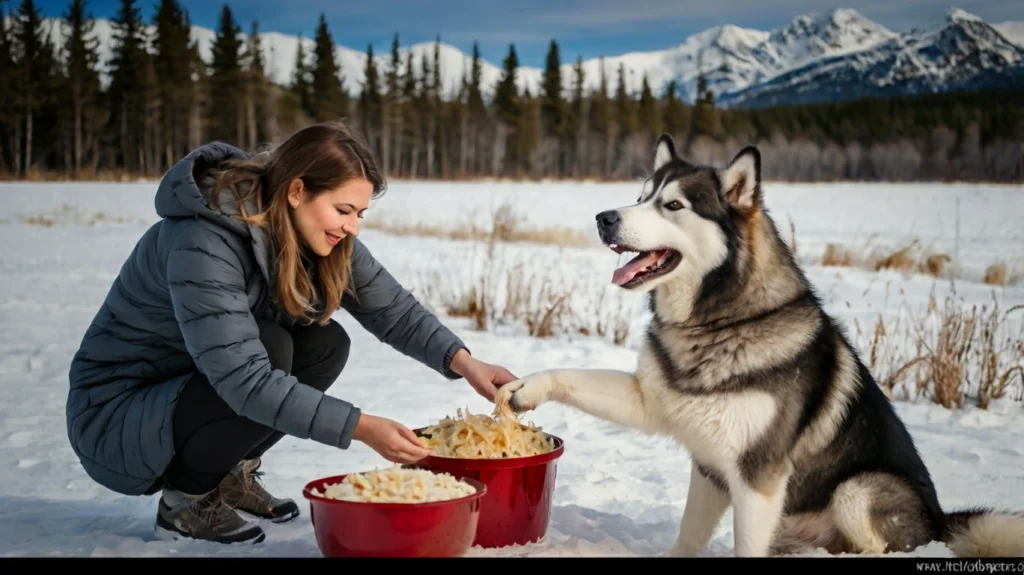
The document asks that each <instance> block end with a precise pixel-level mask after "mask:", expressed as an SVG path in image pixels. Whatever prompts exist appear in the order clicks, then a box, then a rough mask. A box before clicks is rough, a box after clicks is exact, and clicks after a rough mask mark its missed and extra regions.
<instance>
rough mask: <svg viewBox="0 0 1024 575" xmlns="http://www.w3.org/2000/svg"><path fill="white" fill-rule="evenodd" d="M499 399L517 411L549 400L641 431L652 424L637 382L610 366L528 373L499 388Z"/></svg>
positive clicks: (634, 378)
mask: <svg viewBox="0 0 1024 575" xmlns="http://www.w3.org/2000/svg"><path fill="white" fill-rule="evenodd" d="M497 401H498V402H507V403H508V404H509V405H510V406H511V407H512V409H514V410H515V411H517V412H523V411H530V410H531V409H535V408H537V407H538V406H540V405H542V404H544V403H547V402H549V401H554V402H558V403H561V404H564V405H568V406H570V407H574V408H576V409H578V410H580V411H582V412H584V413H587V414H589V415H593V416H594V417H597V418H598V419H603V420H605V421H610V422H612V423H617V424H619V425H624V426H627V427H631V428H634V429H639V430H641V431H648V430H650V429H652V427H653V421H652V419H651V417H650V415H649V413H648V411H647V406H646V405H645V404H644V396H643V393H642V392H641V390H640V382H639V381H638V380H637V378H636V376H635V375H633V374H632V373H628V372H625V371H618V370H613V369H552V370H547V371H540V372H537V373H533V374H530V375H528V376H526V377H524V378H522V379H519V380H517V381H513V382H511V383H508V384H506V385H505V386H503V387H502V388H501V389H500V390H498V400H497Z"/></svg>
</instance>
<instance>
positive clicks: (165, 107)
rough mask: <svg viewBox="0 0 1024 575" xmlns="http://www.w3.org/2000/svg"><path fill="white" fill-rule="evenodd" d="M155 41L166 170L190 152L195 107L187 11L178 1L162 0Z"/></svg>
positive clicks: (155, 24)
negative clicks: (191, 112)
mask: <svg viewBox="0 0 1024 575" xmlns="http://www.w3.org/2000/svg"><path fill="white" fill-rule="evenodd" d="M154 27H155V29H156V34H155V37H154V38H153V49H154V50H153V51H154V53H155V54H154V59H155V62H154V64H155V68H156V77H157V86H158V88H157V91H158V93H159V98H160V104H161V105H160V132H161V136H162V137H161V139H162V140H163V144H162V148H163V156H164V159H163V161H164V167H169V166H170V165H171V164H172V163H174V162H175V161H176V160H177V158H178V157H180V156H182V155H184V154H185V153H187V152H188V117H189V109H190V107H191V104H192V83H193V82H192V70H191V66H190V65H189V37H190V35H191V30H190V29H189V25H188V21H187V19H186V12H185V10H184V9H183V8H182V7H181V4H180V3H179V2H178V0H161V2H160V4H159V5H158V6H157V9H156V14H155V16H154Z"/></svg>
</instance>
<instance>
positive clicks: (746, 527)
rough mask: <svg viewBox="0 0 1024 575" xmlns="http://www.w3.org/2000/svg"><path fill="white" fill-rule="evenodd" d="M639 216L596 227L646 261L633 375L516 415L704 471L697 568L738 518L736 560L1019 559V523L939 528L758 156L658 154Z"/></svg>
mask: <svg viewBox="0 0 1024 575" xmlns="http://www.w3.org/2000/svg"><path fill="white" fill-rule="evenodd" d="M653 168H654V171H653V175H651V176H650V177H649V178H648V179H647V180H646V181H645V183H644V185H643V188H642V191H641V193H640V197H639V198H638V200H637V202H636V203H635V204H633V205H629V206H626V207H621V208H618V209H612V210H607V211H603V212H601V213H599V214H597V216H596V220H597V229H598V232H599V235H600V238H601V241H602V242H603V243H604V244H605V245H606V246H607V247H609V248H610V249H612V250H614V251H615V252H617V253H620V254H622V253H638V255H637V256H636V257H634V258H633V259H632V260H630V261H629V262H628V263H626V264H625V265H624V266H622V267H621V268H619V269H617V270H615V272H614V274H613V282H614V283H615V284H616V285H618V286H620V287H621V288H622V289H626V290H632V291H634V292H640V293H645V295H646V296H647V297H648V299H649V307H650V310H651V314H652V318H653V319H652V320H651V323H650V326H649V328H648V329H647V332H646V334H645V335H646V339H645V342H644V345H643V347H642V350H641V351H640V353H639V356H638V363H637V367H636V369H635V373H628V372H624V371H617V370H603V369H554V370H547V371H540V372H537V373H533V374H530V375H528V376H526V377H523V378H521V379H518V380H516V381H513V382H511V383H508V384H506V385H504V386H502V387H501V388H500V389H499V395H498V397H497V398H496V403H499V402H504V403H506V404H507V405H508V406H509V407H511V409H513V410H514V411H515V412H516V413H523V412H526V411H530V410H533V409H536V408H537V407H538V406H540V405H542V404H544V403H546V402H551V401H554V402H559V403H562V404H564V405H567V406H571V407H573V408H576V409H578V410H581V411H582V412H585V413H588V414H590V415H592V416H595V417H598V418H600V419H603V420H606V421H610V422H613V423H617V424H620V425H623V426H627V427H629V428H633V429H637V430H640V431H642V432H644V433H648V434H659V435H666V436H669V437H671V438H673V439H674V440H675V441H677V442H678V443H679V444H681V445H682V446H683V447H684V448H685V450H686V451H688V452H689V454H690V456H691V474H690V477H691V479H690V486H689V491H688V495H687V500H686V504H685V507H684V510H683V516H682V521H681V523H680V526H679V534H678V536H677V538H676V541H675V543H674V545H673V546H672V547H671V548H670V549H669V550H668V551H667V552H666V553H665V555H667V556H682V557H692V556H696V555H697V554H698V553H700V552H701V551H702V550H703V549H704V548H705V547H706V546H707V544H708V542H709V541H710V539H711V537H712V535H713V533H714V530H715V529H716V528H717V525H718V523H719V522H720V520H721V518H722V516H723V514H724V512H725V510H726V509H727V508H728V506H729V505H730V504H731V505H732V507H733V521H734V525H733V533H734V553H735V555H736V556H740V557H764V556H778V555H787V554H799V553H802V552H805V551H809V550H813V549H821V548H824V549H826V550H827V551H828V552H830V553H833V554H838V553H858V554H860V553H870V554H884V553H889V552H909V551H912V550H914V549H916V548H917V547H919V546H921V545H925V544H927V543H929V542H932V541H941V542H944V543H946V544H947V545H948V547H949V549H950V550H951V551H952V552H953V553H954V554H955V555H957V556H971V557H978V556H1021V555H1024V515H1022V514H1020V513H1011V512H1001V511H995V510H991V509H984V508H978V509H967V510H963V511H956V512H952V513H946V512H944V511H943V509H942V507H941V505H940V503H939V501H938V497H937V494H936V491H935V487H934V485H933V483H932V479H931V477H930V475H929V471H928V469H927V467H926V466H925V464H924V462H923V461H922V459H921V456H920V455H919V454H918V451H917V449H916V447H915V445H914V441H913V439H912V438H911V435H910V433H909V432H908V430H907V428H906V427H905V426H904V425H903V423H902V422H901V420H900V419H899V417H898V416H897V415H896V413H895V411H894V410H893V407H892V405H891V403H890V402H889V400H888V398H887V397H886V396H885V394H884V393H883V392H882V390H881V389H880V388H879V386H878V385H877V384H876V382H875V380H874V379H873V377H872V375H871V373H870V372H869V371H868V369H867V368H866V367H865V365H864V363H863V362H862V360H861V359H860V357H859V356H858V353H857V351H856V350H855V348H854V347H853V346H852V345H851V344H850V342H849V341H848V339H847V336H846V335H845V333H844V331H843V330H842V329H841V327H840V326H839V325H837V323H836V322H835V321H834V320H833V319H832V318H831V317H830V316H828V315H827V314H826V313H825V311H824V310H823V307H822V305H821V303H820V301H819V299H818V297H817V296H816V295H815V293H814V290H813V289H812V286H811V285H810V283H809V282H808V280H807V278H806V277H805V275H804V273H803V272H802V270H801V269H800V267H799V266H798V265H797V263H796V261H795V259H794V257H793V255H792V252H791V251H790V249H789V248H788V246H787V245H786V244H785V243H784V242H783V241H782V239H781V237H780V234H779V232H778V228H777V227H776V225H775V224H774V222H773V221H772V219H771V217H770V216H769V214H768V211H767V210H766V209H765V206H764V197H763V191H762V185H761V154H760V152H759V150H758V148H757V147H755V146H748V147H746V148H743V149H742V150H740V151H739V152H738V153H737V154H736V156H735V157H734V158H733V159H732V161H731V162H729V164H728V165H727V166H725V167H709V166H702V165H696V164H694V163H691V162H688V161H687V160H685V159H683V158H681V157H680V156H679V155H678V154H677V152H676V148H675V143H674V141H673V139H672V138H671V136H669V135H667V134H663V135H662V136H661V137H660V138H659V139H658V141H657V145H656V147H655V154H654V167H653Z"/></svg>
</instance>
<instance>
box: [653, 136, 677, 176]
mask: <svg viewBox="0 0 1024 575" xmlns="http://www.w3.org/2000/svg"><path fill="white" fill-rule="evenodd" d="M675 158H676V144H675V142H674V141H673V140H672V136H670V135H668V134H662V135H661V136H660V137H659V138H658V144H657V145H656V146H655V149H654V171H655V172H657V171H658V169H659V168H661V167H662V166H664V165H665V164H667V163H669V162H671V161H672V160H674V159H675Z"/></svg>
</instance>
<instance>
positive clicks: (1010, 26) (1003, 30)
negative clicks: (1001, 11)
mask: <svg viewBox="0 0 1024 575" xmlns="http://www.w3.org/2000/svg"><path fill="white" fill-rule="evenodd" d="M992 27H993V28H995V29H996V30H997V31H999V33H1000V34H1002V35H1003V37H1004V38H1006V39H1007V40H1008V41H1010V42H1011V43H1013V44H1016V45H1018V46H1020V47H1021V48H1024V22H1002V23H1000V24H993V25H992Z"/></svg>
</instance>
